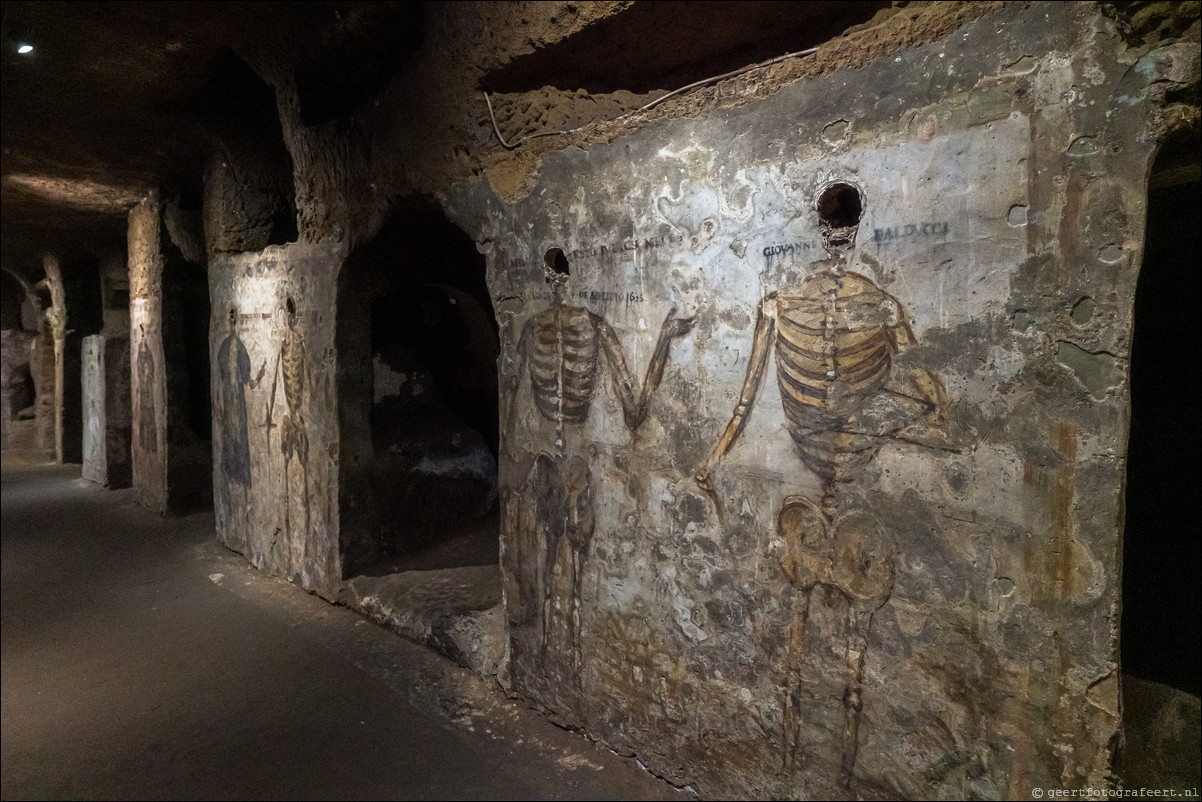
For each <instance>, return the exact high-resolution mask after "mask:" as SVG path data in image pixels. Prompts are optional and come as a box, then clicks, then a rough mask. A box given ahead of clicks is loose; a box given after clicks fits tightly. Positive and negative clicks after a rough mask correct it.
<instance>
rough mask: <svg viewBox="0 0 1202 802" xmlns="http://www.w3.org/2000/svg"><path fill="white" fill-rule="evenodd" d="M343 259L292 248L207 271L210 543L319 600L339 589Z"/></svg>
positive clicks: (212, 264) (226, 261)
mask: <svg viewBox="0 0 1202 802" xmlns="http://www.w3.org/2000/svg"><path fill="white" fill-rule="evenodd" d="M345 258H346V249H345V246H343V245H342V244H338V243H333V244H310V243H293V244H290V245H283V246H272V247H269V248H267V249H266V250H264V251H262V252H258V253H246V254H237V255H230V254H226V255H213V256H211V258H210V261H209V293H210V298H211V301H212V318H211V321H210V326H209V345H210V355H211V359H212V362H211V364H212V408H213V491H214V508H215V513H216V520H217V537H218V539H219V540H220V541H221V542H222V543H224V544H225V545H226V546H228V547H229V548H231V549H233V550H235V551H238V552H240V553H242V554H243V555H245V556H246V558H247V559H248V560H250V562H252V563H253V564H254V565H255V566H256V567H258V568H261V569H263V570H265V571H268V572H270V573H272V574H275V575H277V576H282V577H284V578H287V579H289V580H291V581H293V582H296V583H297V584H299V585H301V586H302V587H304V588H305V589H307V590H310V591H313V592H315V593H318V594H319V595H321V596H323V597H325V598H327V599H334V598H336V597H337V593H338V589H339V587H340V586H341V582H342V573H341V559H340V556H339V551H338V503H337V499H338V447H339V446H338V443H339V439H338V426H337V400H336V391H337V388H336V386H335V379H334V369H335V363H334V328H335V326H334V321H335V317H334V309H335V299H336V293H335V283H336V280H337V275H338V271H339V268H340V267H341V265H342V263H343V261H344V260H345ZM290 302H291V305H292V311H291V312H290V310H289V303H290ZM231 310H232V312H233V322H232V324H231Z"/></svg>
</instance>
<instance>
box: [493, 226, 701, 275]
mask: <svg viewBox="0 0 1202 802" xmlns="http://www.w3.org/2000/svg"><path fill="white" fill-rule="evenodd" d="M682 242H684V235H683V234H677V233H675V232H672V233H670V234H660V235H658V236H654V237H630V238H629V239H624V240H622V241H621V242H617V243H614V244H612V245H597V244H592V243H589V244H585V245H580V246H578V247H575V248H572V249H571V250H567V249H564V252H563V254H564V256H566V257H567V258H568V262H569V263H570V262H574V261H577V260H580V259H592V258H596V257H599V256H617V255H622V254H632V253H636V252H639V251H653V250H656V249H659V248H666V247H670V246H674V245H679V244H680V243H682ZM506 264H508V265H509V266H510V267H526V266H527V265H530V264H537V262H536V261H535V260H531V261H527V260H525V259H521V258H518V259H510V260H508V262H506V261H505V259H504V258H502V260H501V266H502V267H504V266H505V265H506Z"/></svg>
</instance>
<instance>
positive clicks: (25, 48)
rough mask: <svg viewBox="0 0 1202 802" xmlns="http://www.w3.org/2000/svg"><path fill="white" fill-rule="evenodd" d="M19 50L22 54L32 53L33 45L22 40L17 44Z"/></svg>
mask: <svg viewBox="0 0 1202 802" xmlns="http://www.w3.org/2000/svg"><path fill="white" fill-rule="evenodd" d="M17 52H18V53H20V54H21V55H22V56H24V55H25V54H26V53H32V52H33V45H31V44H26V43H25V42H22V43H21V44H19V45H17Z"/></svg>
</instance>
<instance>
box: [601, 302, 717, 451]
mask: <svg viewBox="0 0 1202 802" xmlns="http://www.w3.org/2000/svg"><path fill="white" fill-rule="evenodd" d="M589 317H591V318H592V320H593V326H594V327H596V330H597V333H598V334H599V335H600V337H601V347H602V348H604V349H605V358H606V359H607V360H608V361H609V367H610V369H611V370H612V371H613V380H614V390H615V392H617V394H618V399H619V400H620V401H621V402H622V415H623V417H624V418H625V419H626V428H627V429H630V431H632V432H633V431H634V430H635V429H637V428H639V426H641V425H642V423H643V421H644V420H645V419H646V418H647V407H648V405H649V403H650V401H651V394H652V393H654V392H655V389H656V388H657V387H659V383H660V380H661V379H663V377H664V368H665V367H666V366H667V364H668V351H669V350H670V349H671V347H672V340H674V339H676V338H677V337H681V336H683V335H685V334H687V333H689V331H691V330H692V328H693V322H694V321H695V320H696V318H695V317H685V318H678V317H676V307H672V308H671V309H670V310H668V316H667V317H666V318H664V325H663V326H661V327H660V330H659V340H657V341H656V343H655V351H654V352H653V353H652V354H651V364H649V365H647V375H646V376H645V377H644V378H643V386H642V389H641V390H640V392H639V395H638V398H637V399H636V398H635V397H634V378H633V377H632V376H631V375H630V369H629V368H628V367H626V356H625V355H624V354H623V353H622V344H621V343H620V342H618V335H617V334H615V333H614V330H613V328H612V327H611V326H610V325H609V324H608V323H606V322H605V318H603V317H601V316H600V315H596V314H593V313H592V312H590V313H589Z"/></svg>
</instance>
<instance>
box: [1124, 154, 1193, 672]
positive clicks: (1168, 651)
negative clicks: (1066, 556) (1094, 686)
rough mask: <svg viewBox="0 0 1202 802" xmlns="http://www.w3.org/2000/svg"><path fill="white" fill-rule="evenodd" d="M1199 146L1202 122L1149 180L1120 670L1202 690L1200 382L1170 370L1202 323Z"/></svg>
mask: <svg viewBox="0 0 1202 802" xmlns="http://www.w3.org/2000/svg"><path fill="white" fill-rule="evenodd" d="M1197 148H1198V145H1197V135H1196V133H1195V134H1194V136H1193V137H1192V143H1186V144H1185V146H1184V147H1183V148H1180V149H1176V148H1173V147H1171V146H1169V145H1166V147H1165V149H1164V150H1162V152H1161V154H1160V155H1159V156H1158V157H1157V160H1156V164H1155V165H1154V167H1153V170H1152V180H1151V184H1150V189H1149V192H1148V218H1147V228H1146V232H1145V239H1144V242H1145V245H1144V261H1143V266H1142V268H1141V269H1140V273H1139V281H1138V285H1137V289H1136V294H1135V320H1134V336H1133V341H1132V347H1131V429H1130V439H1129V443H1128V451H1127V488H1126V522H1125V528H1124V537H1123V614H1122V633H1121V644H1122V647H1121V648H1122V655H1121V657H1122V666H1123V673H1124V674H1126V675H1129V676H1134V677H1138V678H1140V679H1145V680H1152V681H1155V682H1161V683H1164V684H1166V685H1171V686H1173V687H1176V688H1179V689H1181V690H1184V691H1187V692H1189V693H1192V694H1194V695H1198V693H1199V675H1200V673H1202V659H1200V650H1199V643H1200V640H1202V628H1200V626H1199V623H1200V622H1199V619H1198V615H1197V612H1196V611H1197V610H1198V607H1199V602H1200V601H1202V599H1200V596H1202V594H1200V593H1199V584H1198V569H1199V563H1200V562H1202V559H1200V558H1202V554H1200V549H1199V536H1198V533H1199V531H1202V514H1200V512H1199V509H1198V505H1197V504H1196V503H1195V494H1196V492H1197V489H1198V487H1199V485H1200V484H1202V464H1200V463H1199V460H1198V453H1199V450H1200V448H1202V422H1200V421H1199V419H1198V417H1197V416H1196V415H1195V414H1193V410H1195V409H1196V407H1197V396H1196V394H1195V391H1194V389H1193V385H1192V383H1191V382H1188V381H1178V380H1171V379H1170V377H1173V376H1178V375H1179V374H1180V372H1181V369H1182V365H1181V363H1180V359H1181V349H1182V348H1183V347H1185V346H1186V345H1187V344H1189V343H1196V342H1197V341H1198V334H1199V331H1202V318H1200V316H1199V310H1198V307H1197V305H1196V304H1191V303H1184V304H1183V303H1182V302H1181V300H1182V299H1188V298H1197V297H1199V294H1200V293H1202V281H1200V277H1199V272H1198V268H1197V266H1198V263H1199V260H1200V259H1202V247H1200V246H1202V231H1200V229H1199V225H1198V221H1199V220H1200V219H1202V217H1200V215H1202V209H1200V208H1199V189H1200V186H1199V181H1198V177H1197V169H1196V165H1197V153H1198V150H1197ZM1182 152H1184V153H1188V154H1192V157H1191V158H1192V161H1193V164H1194V168H1193V169H1192V171H1191V170H1189V169H1186V170H1183V169H1182V168H1181V167H1180V166H1174V164H1173V161H1174V160H1175V159H1176V158H1177V157H1178V156H1179V155H1180V153H1182ZM1191 172H1192V176H1191V177H1190V180H1184V181H1182V180H1180V177H1181V176H1183V175H1184V176H1188V175H1189V174H1190V173H1191ZM1166 177H1167V178H1168V180H1165V179H1166ZM1174 177H1176V178H1174ZM1190 611H1193V612H1190Z"/></svg>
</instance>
